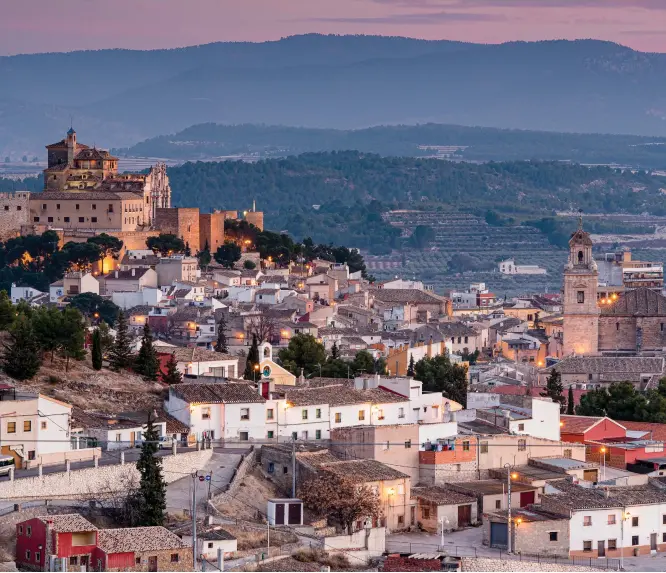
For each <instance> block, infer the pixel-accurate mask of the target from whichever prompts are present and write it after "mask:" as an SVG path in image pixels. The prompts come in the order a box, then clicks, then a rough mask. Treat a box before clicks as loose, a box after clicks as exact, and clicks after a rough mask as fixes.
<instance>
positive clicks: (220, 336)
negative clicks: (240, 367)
mask: <svg viewBox="0 0 666 573" xmlns="http://www.w3.org/2000/svg"><path fill="white" fill-rule="evenodd" d="M226 331H227V319H226V317H225V316H224V314H222V316H220V322H218V323H217V342H216V343H215V352H220V353H221V354H229V343H228V342H227V334H226Z"/></svg>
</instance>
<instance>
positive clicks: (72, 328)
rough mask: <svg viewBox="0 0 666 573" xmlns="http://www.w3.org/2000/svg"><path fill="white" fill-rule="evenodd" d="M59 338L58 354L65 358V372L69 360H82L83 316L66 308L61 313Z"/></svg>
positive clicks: (84, 354)
mask: <svg viewBox="0 0 666 573" xmlns="http://www.w3.org/2000/svg"><path fill="white" fill-rule="evenodd" d="M58 334H59V337H60V354H61V355H62V356H64V357H65V359H66V362H65V372H66V371H67V370H69V359H70V358H74V359H75V360H83V359H84V358H85V356H86V352H85V350H84V346H85V342H86V329H85V324H84V322H83V315H82V314H81V313H80V312H79V311H78V310H76V309H75V308H66V309H65V310H64V311H63V313H62V327H61V330H60V332H59V333H58Z"/></svg>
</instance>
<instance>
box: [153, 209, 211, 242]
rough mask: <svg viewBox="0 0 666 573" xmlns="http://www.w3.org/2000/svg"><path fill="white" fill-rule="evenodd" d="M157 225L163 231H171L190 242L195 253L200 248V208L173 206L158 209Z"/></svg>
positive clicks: (156, 214)
mask: <svg viewBox="0 0 666 573" xmlns="http://www.w3.org/2000/svg"><path fill="white" fill-rule="evenodd" d="M155 227H156V228H157V229H159V230H160V232H161V233H170V234H173V235H176V236H178V237H180V238H181V239H183V241H185V242H186V243H187V244H189V246H190V249H191V250H192V252H193V253H195V252H196V251H198V250H199V238H200V237H199V209H198V208H196V207H190V208H183V207H172V208H168V209H161V208H159V209H157V210H156V213H155Z"/></svg>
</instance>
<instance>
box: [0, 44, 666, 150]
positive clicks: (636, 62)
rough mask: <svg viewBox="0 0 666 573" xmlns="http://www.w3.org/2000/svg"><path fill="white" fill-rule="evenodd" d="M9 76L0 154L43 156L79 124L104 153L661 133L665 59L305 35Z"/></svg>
mask: <svg viewBox="0 0 666 573" xmlns="http://www.w3.org/2000/svg"><path fill="white" fill-rule="evenodd" d="M0 77H2V78H3V80H4V81H3V82H2V83H0V156H5V155H8V154H10V153H11V154H12V155H19V156H20V155H22V154H27V155H31V156H32V155H40V156H41V154H42V153H43V146H44V145H46V144H47V143H51V142H52V141H56V140H58V139H60V138H61V137H62V132H63V129H64V128H65V126H68V125H69V122H70V117H73V118H74V125H75V128H76V129H77V131H78V132H79V133H80V134H81V136H82V137H83V138H85V139H86V140H91V139H95V140H96V141H97V144H98V145H100V146H102V147H106V148H109V147H129V146H131V145H133V144H135V143H137V142H139V141H143V140H145V139H148V138H151V137H155V136H158V135H161V134H165V133H174V132H177V131H180V130H183V129H185V128H187V127H190V126H192V125H195V124H201V123H208V122H213V123H222V124H244V123H253V124H257V123H263V124H268V125H276V124H279V125H291V126H301V127H310V128H312V127H318V128H337V129H358V128H364V127H369V126H375V125H382V124H384V125H395V124H417V123H421V124H424V123H447V124H460V125H483V126H487V127H496V128H517V129H526V130H543V131H560V132H579V133H580V132H588V133H615V134H633V135H643V136H666V54H650V53H643V52H638V51H635V50H632V49H630V48H627V47H624V46H621V45H618V44H614V43H611V42H605V41H596V40H578V41H564V40H561V41H543V42H510V43H506V44H497V45H481V44H468V43H462V42H451V41H446V40H441V41H426V40H416V39H410V38H400V37H381V36H324V35H316V34H308V35H303V36H293V37H289V38H284V39H282V40H279V41H275V42H264V43H257V44H254V43H232V42H220V43H214V44H207V45H203V46H193V47H188V48H179V49H171V50H152V51H131V50H101V51H82V52H71V53H47V54H31V55H18V56H7V57H0Z"/></svg>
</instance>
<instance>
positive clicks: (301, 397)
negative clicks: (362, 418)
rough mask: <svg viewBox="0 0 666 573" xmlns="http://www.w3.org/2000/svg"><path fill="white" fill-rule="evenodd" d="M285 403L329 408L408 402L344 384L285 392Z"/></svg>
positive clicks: (301, 388) (392, 395) (404, 399)
mask: <svg viewBox="0 0 666 573" xmlns="http://www.w3.org/2000/svg"><path fill="white" fill-rule="evenodd" d="M285 397H286V399H287V402H289V404H291V405H292V406H296V407H298V406H313V405H315V404H328V405H329V406H331V407H334V406H345V405H350V404H367V403H372V404H387V403H395V402H409V398H406V397H404V396H400V395H398V394H394V393H393V392H387V391H386V390H382V389H380V388H371V389H368V390H356V389H354V388H350V387H349V386H348V385H346V384H336V385H333V386H322V387H319V388H303V387H300V388H298V389H295V390H287V391H286V392H285Z"/></svg>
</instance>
